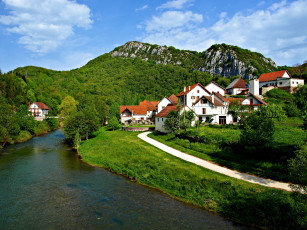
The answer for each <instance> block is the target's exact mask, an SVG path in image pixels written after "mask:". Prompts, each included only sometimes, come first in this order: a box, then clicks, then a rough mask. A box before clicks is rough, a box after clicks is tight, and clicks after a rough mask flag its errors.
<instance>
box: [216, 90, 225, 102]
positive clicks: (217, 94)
mask: <svg viewBox="0 0 307 230" xmlns="http://www.w3.org/2000/svg"><path fill="white" fill-rule="evenodd" d="M214 94H215V95H216V96H218V97H219V98H220V99H221V100H222V101H227V98H226V97H224V96H223V95H222V94H220V93H219V92H217V93H214Z"/></svg>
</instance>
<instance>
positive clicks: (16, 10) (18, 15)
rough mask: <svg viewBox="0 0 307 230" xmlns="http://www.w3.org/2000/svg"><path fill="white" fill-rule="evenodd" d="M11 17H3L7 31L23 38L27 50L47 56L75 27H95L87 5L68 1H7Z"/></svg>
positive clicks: (21, 41)
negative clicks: (92, 25)
mask: <svg viewBox="0 0 307 230" xmlns="http://www.w3.org/2000/svg"><path fill="white" fill-rule="evenodd" d="M3 3H4V4H5V5H6V8H7V9H9V10H10V11H9V15H0V23H2V24H4V25H6V26H7V31H9V32H11V33H17V34H19V35H21V37H20V39H19V43H20V44H22V45H24V47H25V48H27V49H29V50H31V51H33V52H37V53H47V52H49V51H52V50H55V49H56V48H57V47H58V46H60V45H61V44H62V42H63V41H64V40H66V39H67V38H68V37H69V36H70V35H72V34H73V33H74V27H80V28H85V29H87V28H89V27H90V25H91V24H92V20H91V19H90V9H89V8H88V7H87V6H86V5H82V4H78V3H76V2H75V1H68V0H54V1H51V0H3Z"/></svg>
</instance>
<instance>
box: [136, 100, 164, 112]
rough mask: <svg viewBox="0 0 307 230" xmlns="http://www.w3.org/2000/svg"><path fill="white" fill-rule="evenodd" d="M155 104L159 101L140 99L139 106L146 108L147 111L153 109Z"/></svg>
mask: <svg viewBox="0 0 307 230" xmlns="http://www.w3.org/2000/svg"><path fill="white" fill-rule="evenodd" d="M157 104H159V101H147V100H144V101H141V102H140V106H144V107H146V108H147V111H153V110H155V109H156V106H157Z"/></svg>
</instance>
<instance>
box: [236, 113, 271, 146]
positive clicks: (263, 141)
mask: <svg viewBox="0 0 307 230" xmlns="http://www.w3.org/2000/svg"><path fill="white" fill-rule="evenodd" d="M242 129H243V130H242V132H241V135H240V142H241V144H242V145H246V146H251V147H257V148H262V147H265V146H266V145H268V144H269V143H270V142H271V141H272V139H273V134H274V122H273V120H272V119H271V118H268V117H266V116H265V114H261V113H259V112H257V111H255V112H253V113H252V114H251V115H250V116H248V117H245V118H244V119H243V126H242Z"/></svg>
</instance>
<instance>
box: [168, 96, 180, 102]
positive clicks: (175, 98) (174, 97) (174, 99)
mask: <svg viewBox="0 0 307 230" xmlns="http://www.w3.org/2000/svg"><path fill="white" fill-rule="evenodd" d="M168 99H169V100H170V101H171V102H172V103H173V104H177V102H178V97H177V96H176V95H175V94H173V95H171V96H170V97H169V98H168Z"/></svg>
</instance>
